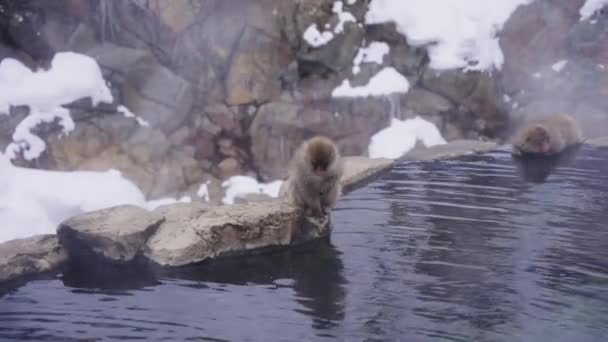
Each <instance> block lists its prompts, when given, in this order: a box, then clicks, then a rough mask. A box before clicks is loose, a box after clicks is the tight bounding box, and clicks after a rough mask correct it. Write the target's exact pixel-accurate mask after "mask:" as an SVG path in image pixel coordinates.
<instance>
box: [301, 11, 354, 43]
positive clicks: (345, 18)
mask: <svg viewBox="0 0 608 342" xmlns="http://www.w3.org/2000/svg"><path fill="white" fill-rule="evenodd" d="M332 12H333V13H334V14H335V15H336V16H337V17H338V23H337V24H336V26H335V27H334V29H333V32H332V31H329V28H330V27H331V26H330V25H329V23H327V24H325V29H326V30H327V31H323V32H321V31H319V28H318V27H317V24H315V23H313V24H310V26H308V28H306V30H304V33H303V35H302V37H303V38H304V40H305V41H306V42H307V43H308V45H310V46H312V47H320V46H323V45H325V44H327V43H328V42H329V41H331V40H332V39H333V38H334V35H335V34H339V33H342V32H344V24H345V23H347V22H357V20H356V19H355V17H354V16H353V15H352V14H351V13H350V12H346V11H344V3H343V2H342V1H336V2H334V4H333V7H332Z"/></svg>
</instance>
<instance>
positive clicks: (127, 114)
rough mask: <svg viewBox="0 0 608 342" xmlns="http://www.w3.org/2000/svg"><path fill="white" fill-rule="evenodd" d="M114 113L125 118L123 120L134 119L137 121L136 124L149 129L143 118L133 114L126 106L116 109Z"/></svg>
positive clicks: (148, 124)
mask: <svg viewBox="0 0 608 342" xmlns="http://www.w3.org/2000/svg"><path fill="white" fill-rule="evenodd" d="M116 111H118V112H119V113H121V114H122V115H124V116H125V118H134V119H135V121H137V124H138V125H140V126H142V127H150V123H149V122H148V121H146V120H145V119H144V118H142V117H140V116H137V115H135V114H133V112H131V111H130V110H129V108H127V107H126V106H123V105H120V106H118V107H116Z"/></svg>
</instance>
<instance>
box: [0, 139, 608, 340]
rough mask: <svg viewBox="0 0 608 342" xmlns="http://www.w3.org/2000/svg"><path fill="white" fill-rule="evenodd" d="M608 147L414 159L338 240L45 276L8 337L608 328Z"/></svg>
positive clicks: (347, 212)
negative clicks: (145, 269) (530, 155)
mask: <svg viewBox="0 0 608 342" xmlns="http://www.w3.org/2000/svg"><path fill="white" fill-rule="evenodd" d="M607 158H608V151H606V150H593V149H591V148H587V147H584V148H582V149H581V150H580V151H578V153H577V154H575V155H572V156H570V157H569V158H566V159H565V160H557V161H550V163H551V164H550V165H549V164H547V165H545V164H543V163H542V162H540V161H534V163H536V164H533V163H528V164H525V163H524V164H522V163H516V162H514V161H513V160H512V159H511V156H510V155H509V154H508V152H506V151H499V152H493V153H488V154H484V155H477V156H469V157H466V158H462V159H460V160H450V161H430V162H416V163H401V164H399V165H398V166H396V167H395V168H394V169H393V170H392V171H390V172H389V173H387V174H385V175H383V176H382V177H381V178H380V179H378V180H376V181H374V182H373V183H372V184H370V185H369V186H367V187H365V188H362V189H359V190H357V191H355V192H352V193H350V194H348V195H347V196H345V197H344V198H343V199H341V201H340V202H339V205H338V208H336V210H335V212H334V217H333V221H334V234H333V236H332V241H331V243H327V242H326V241H324V242H321V243H318V244H315V245H312V246H309V247H308V248H307V249H305V250H299V251H292V252H285V253H281V254H275V255H272V256H260V257H252V258H246V259H236V260H229V261H224V262H221V263H212V264H209V265H205V266H198V267H192V268H189V269H186V270H180V271H175V272H171V273H163V274H148V273H142V274H138V273H132V271H123V272H120V273H118V272H114V273H110V274H104V275H101V276H97V277H92V276H91V274H90V273H87V275H86V276H84V275H83V273H81V272H77V271H72V272H67V273H66V274H64V275H63V277H62V278H61V279H59V280H52V281H35V282H31V283H29V284H27V285H26V286H24V287H22V288H20V289H17V290H15V291H13V292H11V293H8V294H6V295H4V296H3V297H2V298H0V340H36V341H43V340H69V339H73V340H83V339H88V340H95V339H104V340H108V339H110V340H112V339H114V340H130V339H148V340H215V341H217V340H220V341H221V340H239V341H242V340H251V341H259V340H269V341H270V340H272V341H275V340H285V341H293V340H320V339H328V340H329V339H335V338H338V339H339V340H348V341H373V340H378V341H381V340H407V341H421V340H423V341H425V340H451V341H604V340H605V336H606V335H607V334H608V230H607V227H608V226H607V223H608V192H607V190H608V174H607V172H606V171H607V167H608V164H607V162H606V160H607ZM535 165H536V166H538V167H536V166H535ZM539 168H540V169H539ZM539 170H540V171H539ZM547 170H548V171H547ZM530 175H536V176H533V177H529V176H530ZM538 175H541V177H538Z"/></svg>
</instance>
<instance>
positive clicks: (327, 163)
mask: <svg viewBox="0 0 608 342" xmlns="http://www.w3.org/2000/svg"><path fill="white" fill-rule="evenodd" d="M308 158H309V161H310V166H311V168H312V170H313V172H314V173H315V174H316V175H317V176H320V177H323V176H325V173H326V172H327V170H329V169H330V168H331V165H332V164H333V162H334V161H335V160H336V150H335V147H334V144H333V142H332V141H331V140H329V139H328V138H325V137H315V138H312V139H311V140H310V141H309V143H308Z"/></svg>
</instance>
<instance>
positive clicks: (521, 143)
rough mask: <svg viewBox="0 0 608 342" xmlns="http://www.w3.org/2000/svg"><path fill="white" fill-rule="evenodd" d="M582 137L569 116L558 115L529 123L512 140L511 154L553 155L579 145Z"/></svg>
mask: <svg viewBox="0 0 608 342" xmlns="http://www.w3.org/2000/svg"><path fill="white" fill-rule="evenodd" d="M582 141H583V136H582V133H581V130H580V128H579V127H578V124H577V123H576V121H575V120H574V118H572V117H571V116H569V115H566V114H558V115H552V116H547V117H545V118H542V119H539V120H536V121H534V122H530V123H529V124H528V125H526V126H525V127H524V128H523V129H521V130H520V131H519V132H518V133H517V134H516V135H515V137H514V139H513V153H515V154H520V155H524V154H538V155H554V154H557V153H560V152H562V151H563V150H564V149H565V148H567V147H569V146H572V145H576V144H580V143H581V142H582Z"/></svg>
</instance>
